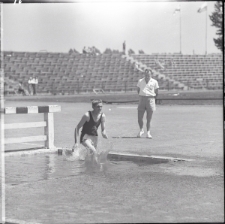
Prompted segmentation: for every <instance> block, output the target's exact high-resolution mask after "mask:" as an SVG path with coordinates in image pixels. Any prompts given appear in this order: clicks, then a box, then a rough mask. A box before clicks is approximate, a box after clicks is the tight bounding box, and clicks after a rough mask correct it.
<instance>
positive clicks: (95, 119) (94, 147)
mask: <svg viewBox="0 0 225 224" xmlns="http://www.w3.org/2000/svg"><path fill="white" fill-rule="evenodd" d="M92 108H93V110H92V111H88V112H86V113H85V114H84V115H83V116H82V118H81V120H80V122H79V123H78V125H77V126H76V128H75V131H74V139H75V144H74V146H73V151H74V149H75V148H76V147H78V146H79V142H80V143H81V144H82V145H83V146H84V147H86V148H87V149H89V150H90V151H91V152H92V153H93V154H94V156H95V159H96V161H97V155H98V127H99V126H100V125H101V131H102V137H103V138H106V139H107V138H108V136H107V134H106V130H105V120H106V116H105V114H104V113H103V112H102V100H93V101H92ZM80 128H82V131H81V135H80V134H79V130H80Z"/></svg>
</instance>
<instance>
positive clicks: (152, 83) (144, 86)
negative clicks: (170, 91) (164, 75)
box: [137, 78, 159, 96]
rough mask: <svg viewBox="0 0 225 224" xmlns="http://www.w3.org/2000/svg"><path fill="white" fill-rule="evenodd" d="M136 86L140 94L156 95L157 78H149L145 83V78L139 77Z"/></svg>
mask: <svg viewBox="0 0 225 224" xmlns="http://www.w3.org/2000/svg"><path fill="white" fill-rule="evenodd" d="M137 87H139V88H140V92H139V95H140V96H156V94H155V90H156V89H158V88H159V85H158V82H157V80H155V79H153V78H151V79H150V80H149V81H148V83H146V81H145V78H142V79H139V81H138V84H137Z"/></svg>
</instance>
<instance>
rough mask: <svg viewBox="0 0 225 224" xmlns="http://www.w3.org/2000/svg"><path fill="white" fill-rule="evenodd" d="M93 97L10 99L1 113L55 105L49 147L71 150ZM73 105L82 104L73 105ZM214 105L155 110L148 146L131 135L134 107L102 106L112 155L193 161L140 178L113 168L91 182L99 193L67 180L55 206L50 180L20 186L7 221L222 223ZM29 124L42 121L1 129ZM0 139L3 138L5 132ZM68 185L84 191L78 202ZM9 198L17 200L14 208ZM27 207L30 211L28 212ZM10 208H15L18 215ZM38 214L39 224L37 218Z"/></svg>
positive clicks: (11, 194) (87, 183)
mask: <svg viewBox="0 0 225 224" xmlns="http://www.w3.org/2000/svg"><path fill="white" fill-rule="evenodd" d="M193 94H194V93H193ZM202 94H203V93H202ZM214 94H215V93H214ZM218 94H219V93H218ZM198 96H199V95H198ZM82 97H84V98H85V99H86V100H84V98H82ZM92 97H93V95H91V96H88V95H84V96H79V97H75V96H59V97H58V96H57V97H50V98H44V100H43V98H42V97H39V96H37V97H35V98H32V97H28V98H25V97H24V98H22V100H21V98H17V99H15V98H14V99H13V98H12V97H10V98H6V101H5V106H28V105H51V104H59V105H61V107H62V111H61V112H60V113H55V114H54V119H55V145H56V146H57V147H65V146H67V147H71V146H72V145H73V143H74V139H73V133H74V128H75V126H76V125H77V123H78V122H79V120H80V118H81V116H82V115H83V114H84V112H86V111H87V110H90V109H91V104H90V98H92ZM95 97H98V96H95ZM104 97H106V99H109V98H110V97H111V98H110V100H118V97H116V96H112V95H110V96H104ZM124 97H126V96H124ZM127 97H128V96H127ZM196 97H197V96H196ZM101 98H103V97H101ZM24 99H26V101H25V100H24ZM41 99H42V100H41ZM119 99H121V98H119ZM127 99H128V98H127ZM130 99H131V98H130V96H129V100H130ZM80 100H84V101H86V102H88V103H86V102H82V103H80V102H79V101H80ZM221 101H222V100H220V102H219V103H217V105H213V104H211V103H208V105H201V104H200V105H176V104H175V105H173V104H171V105H167V104H165V105H163V104H162V105H158V106H157V110H156V112H155V113H154V114H153V120H152V124H151V134H152V136H153V139H147V138H145V135H144V136H143V137H142V138H140V139H138V138H135V137H136V135H137V133H138V123H137V105H136V104H135V103H126V104H104V106H103V112H104V113H105V114H106V119H107V121H106V130H107V132H108V135H109V136H110V138H111V140H112V141H113V144H114V146H113V151H117V152H131V153H138V154H145V155H155V156H157V155H158V156H160V155H163V156H174V157H181V158H188V159H192V160H193V161H192V162H177V163H172V164H171V163H166V164H158V165H152V166H150V168H149V169H147V168H146V167H145V168H143V170H142V171H141V173H139V172H140V170H139V171H137V169H136V168H135V167H132V168H131V169H124V168H123V166H122V167H118V169H117V170H116V171H114V172H112V173H108V177H107V178H106V179H105V178H103V179H102V178H99V177H96V176H93V178H94V180H96V179H97V180H98V181H100V183H101V184H100V185H98V187H99V189H97V188H95V187H93V186H92V185H93V182H92V181H93V179H92V178H91V177H89V179H88V180H86V179H83V178H84V177H80V179H79V180H77V179H76V178H75V177H70V178H69V179H64V190H65V191H66V192H67V195H63V194H62V195H58V196H57V199H56V198H55V195H54V194H53V192H51V190H50V189H53V188H56V190H58V191H59V192H60V191H61V190H60V187H59V186H58V185H57V181H56V180H52V181H48V182H46V183H45V184H44V187H43V185H40V184H39V183H36V184H34V185H33V184H30V185H27V186H22V185H21V186H20V185H19V186H18V187H15V188H13V191H12V189H8V190H7V192H8V199H7V215H8V217H10V218H15V219H22V220H24V219H25V220H27V221H29V220H34V219H35V220H41V221H43V223H49V221H54V223H73V221H74V220H76V222H95V223H96V222H97V223H98V222H104V221H105V222H196V221H197V222H221V221H224V206H223V205H224V186H223V176H224V169H223V106H222V102H221ZM184 102H186V101H185V100H184ZM207 102H209V101H207ZM213 102H214V101H213ZM11 116H12V117H11ZM32 119H37V120H41V119H42V115H40V116H39V115H27V116H24V115H19V117H18V116H16V115H9V116H5V122H6V123H8V122H12V121H13V122H22V121H29V120H32ZM26 131H27V134H32V135H33V134H34V132H33V131H30V130H26ZM38 132H42V130H39V131H38ZM14 134H15V135H19V136H20V135H22V133H21V132H16V131H15V133H14ZM7 135H8V136H9V135H10V133H7ZM114 137H116V138H114ZM119 137H126V138H119ZM120 168H121V170H120ZM62 169H63V168H62ZM74 181H78V182H76V187H77V188H78V189H83V191H84V192H86V193H85V194H86V195H84V196H83V198H82V197H80V194H79V195H76V194H73V192H74V190H72V188H73V185H74ZM82 183H83V184H82ZM29 186H30V187H29ZM91 186H92V187H91ZM41 189H42V190H41ZM44 189H45V190H44ZM92 189H95V190H96V191H95V194H92V193H91V191H92ZM118 189H119V192H118ZM31 190H35V191H36V192H39V191H40V192H39V194H38V195H40V197H42V201H40V200H39V199H38V196H37V195H36V196H35V195H32V191H31ZM22 192H26V194H25V193H22ZM44 192H45V193H44ZM88 192H90V193H88ZM103 192H105V193H106V192H107V198H108V199H107V200H109V199H110V203H108V202H106V201H107V200H106V201H104V200H103V199H101V198H102V197H103V196H104V194H103ZM104 197H105V196H104ZM13 198H17V203H16V204H15V201H14V199H13ZM24 198H26V200H25V199H24ZM45 198H48V202H45V200H44V199H45ZM34 200H35V205H33V202H34ZM60 200H62V201H63V202H64V203H65V206H66V210H62V208H61V207H59V206H60V205H59V204H58V203H59V202H60ZM46 203H47V204H46ZM98 203H99V204H101V205H102V206H104V207H105V209H106V210H107V212H105V210H104V212H102V213H101V212H99V210H98V209H97V207H96V204H98ZM143 203H144V204H143ZM131 204H136V205H137V207H135V208H134V207H131V206H130V205H131ZM30 206H33V208H34V211H31V212H30V213H29V212H28V210H29V208H30ZM82 206H87V207H88V208H89V209H90V210H91V211H92V212H91V213H88V216H87V215H86V214H87V211H86V210H85V212H84V210H82V209H80V208H82ZM16 208H19V209H18V212H17V209H16ZM78 210H79V212H80V213H76V211H78ZM59 211H61V212H63V214H64V215H62V214H60V212H59ZM50 214H51V217H50V216H49V215H50ZM96 214H99V216H97V215H96ZM129 214H132V215H131V216H130V215H129ZM42 215H44V216H43V217H46V218H40V217H42Z"/></svg>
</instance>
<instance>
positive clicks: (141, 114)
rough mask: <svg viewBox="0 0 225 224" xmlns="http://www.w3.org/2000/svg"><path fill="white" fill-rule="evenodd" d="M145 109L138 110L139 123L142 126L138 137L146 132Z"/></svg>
mask: <svg viewBox="0 0 225 224" xmlns="http://www.w3.org/2000/svg"><path fill="white" fill-rule="evenodd" d="M144 113H145V111H144V110H138V124H139V128H140V132H139V134H138V136H137V137H139V138H140V137H141V136H142V135H143V134H144V129H143V124H144V123H143V117H144Z"/></svg>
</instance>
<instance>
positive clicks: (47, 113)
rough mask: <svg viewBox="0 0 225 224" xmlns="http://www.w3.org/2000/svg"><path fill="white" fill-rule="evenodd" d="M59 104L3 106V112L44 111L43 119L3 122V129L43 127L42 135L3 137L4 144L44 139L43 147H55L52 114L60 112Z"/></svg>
mask: <svg viewBox="0 0 225 224" xmlns="http://www.w3.org/2000/svg"><path fill="white" fill-rule="evenodd" d="M60 111H61V106H58V105H49V106H27V107H5V109H4V113H5V114H6V115H10V114H38V113H44V121H41V122H27V123H11V124H5V126H4V129H18V128H19V129H22V128H38V127H44V130H45V131H44V133H45V134H44V135H37V136H29V137H19V138H5V144H14V143H24V142H34V141H35V142H37V141H45V147H47V148H48V149H53V148H55V146H54V116H53V113H55V112H60Z"/></svg>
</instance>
